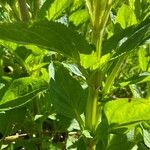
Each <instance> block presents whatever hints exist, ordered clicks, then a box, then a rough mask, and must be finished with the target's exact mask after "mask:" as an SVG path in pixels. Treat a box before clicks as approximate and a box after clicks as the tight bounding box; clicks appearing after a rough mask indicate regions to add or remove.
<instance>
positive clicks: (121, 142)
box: [107, 134, 134, 150]
mask: <svg viewBox="0 0 150 150" xmlns="http://www.w3.org/2000/svg"><path fill="white" fill-rule="evenodd" d="M133 147H134V143H132V142H130V141H128V140H127V137H126V135H124V134H118V135H112V136H111V140H110V143H109V146H108V147H107V150H120V149H121V150H131V149H132V148H133Z"/></svg>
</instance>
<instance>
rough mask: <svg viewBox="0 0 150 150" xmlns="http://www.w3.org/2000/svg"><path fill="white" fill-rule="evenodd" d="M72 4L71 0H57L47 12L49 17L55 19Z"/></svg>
mask: <svg viewBox="0 0 150 150" xmlns="http://www.w3.org/2000/svg"><path fill="white" fill-rule="evenodd" d="M70 4H71V1H70V0H55V1H54V2H53V4H52V5H51V7H50V9H49V11H48V12H47V19H48V20H55V19H56V18H58V17H59V16H60V15H61V14H62V13H63V11H64V10H65V9H66V8H67V7H68V6H70Z"/></svg>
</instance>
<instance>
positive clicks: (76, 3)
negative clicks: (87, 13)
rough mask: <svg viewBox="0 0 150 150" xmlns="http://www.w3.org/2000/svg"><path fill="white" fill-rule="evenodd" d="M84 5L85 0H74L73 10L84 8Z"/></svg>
mask: <svg viewBox="0 0 150 150" xmlns="http://www.w3.org/2000/svg"><path fill="white" fill-rule="evenodd" d="M83 5H84V0H72V5H71V10H70V11H71V12H74V11H75V10H77V9H79V8H82V6H83Z"/></svg>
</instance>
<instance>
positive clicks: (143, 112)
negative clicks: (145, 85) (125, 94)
mask: <svg viewBox="0 0 150 150" xmlns="http://www.w3.org/2000/svg"><path fill="white" fill-rule="evenodd" d="M104 111H105V114H106V116H107V119H108V123H109V125H111V126H113V125H114V126H122V125H129V124H132V123H135V122H138V121H143V120H150V100H147V99H134V98H131V99H130V98H129V99H127V98H120V99H117V100H112V101H110V102H107V103H106V104H105V106H104Z"/></svg>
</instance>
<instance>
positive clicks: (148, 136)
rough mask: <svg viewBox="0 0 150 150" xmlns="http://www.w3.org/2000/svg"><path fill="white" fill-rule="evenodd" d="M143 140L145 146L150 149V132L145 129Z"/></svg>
mask: <svg viewBox="0 0 150 150" xmlns="http://www.w3.org/2000/svg"><path fill="white" fill-rule="evenodd" d="M143 138H144V143H145V145H146V146H147V147H148V148H150V131H149V130H146V129H143Z"/></svg>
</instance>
